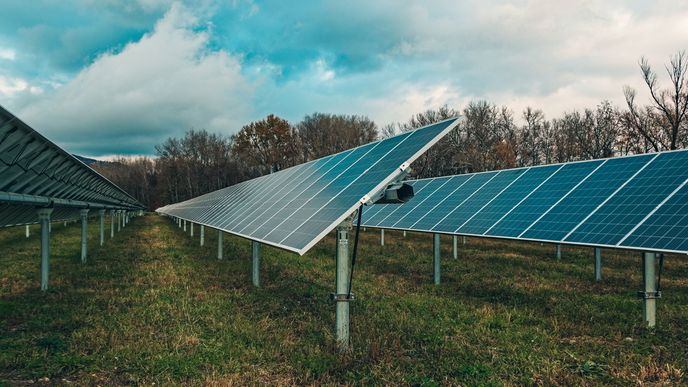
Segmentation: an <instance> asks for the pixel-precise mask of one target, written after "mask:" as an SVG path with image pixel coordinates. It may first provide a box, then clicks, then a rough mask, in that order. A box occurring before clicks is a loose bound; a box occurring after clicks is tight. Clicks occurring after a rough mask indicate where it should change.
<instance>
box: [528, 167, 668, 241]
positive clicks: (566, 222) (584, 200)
mask: <svg viewBox="0 0 688 387" xmlns="http://www.w3.org/2000/svg"><path fill="white" fill-rule="evenodd" d="M653 157H655V155H643V156H638V157H624V158H616V159H608V160H605V162H604V164H603V165H602V166H601V167H600V168H599V169H598V170H596V171H595V172H594V173H593V174H591V175H590V176H589V177H588V178H587V179H586V180H585V181H584V182H583V183H582V184H581V185H580V186H578V187H576V189H574V190H573V191H571V192H570V193H569V195H567V196H566V198H565V199H563V200H562V201H561V202H560V203H559V204H557V205H556V206H554V207H552V208H551V209H550V210H549V212H547V214H546V215H544V216H543V217H542V218H541V219H540V220H539V221H537V222H536V223H534V224H533V225H531V226H530V228H529V229H528V230H527V231H526V232H525V233H523V234H522V235H521V237H523V238H531V239H544V240H561V239H562V238H564V237H565V236H566V235H567V234H568V233H569V232H570V231H571V230H573V228H574V227H576V225H577V224H578V223H580V222H581V221H582V220H583V219H585V217H586V216H588V214H590V213H591V212H592V211H593V210H595V208H596V207H597V206H598V205H600V204H602V203H603V202H604V201H605V200H606V199H607V198H609V196H610V195H611V194H613V193H614V191H616V190H617V189H619V188H620V187H621V186H622V185H623V184H624V183H626V182H628V180H629V179H630V178H631V177H633V175H634V174H635V173H638V171H640V169H641V168H642V167H643V166H645V165H646V164H647V162H648V161H650V160H651V159H652V158H653Z"/></svg>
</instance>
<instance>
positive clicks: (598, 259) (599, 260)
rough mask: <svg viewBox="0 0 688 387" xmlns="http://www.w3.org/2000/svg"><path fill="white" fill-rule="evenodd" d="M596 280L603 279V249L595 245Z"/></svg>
mask: <svg viewBox="0 0 688 387" xmlns="http://www.w3.org/2000/svg"><path fill="white" fill-rule="evenodd" d="M595 281H602V250H601V249H600V248H599V247H595Z"/></svg>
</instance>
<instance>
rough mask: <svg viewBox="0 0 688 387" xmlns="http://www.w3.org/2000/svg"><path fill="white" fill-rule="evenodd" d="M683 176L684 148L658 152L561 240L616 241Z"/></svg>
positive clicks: (686, 166) (687, 158)
mask: <svg viewBox="0 0 688 387" xmlns="http://www.w3.org/2000/svg"><path fill="white" fill-rule="evenodd" d="M686 179H688V152H668V153H662V154H659V155H658V156H657V157H656V158H654V159H652V160H650V161H649V162H648V165H647V167H645V169H643V170H642V171H641V172H640V173H639V174H638V175H637V176H636V177H635V178H633V179H632V180H630V181H629V182H628V184H627V185H626V186H625V187H624V188H623V189H621V190H620V191H619V192H618V193H617V194H616V195H614V196H612V197H611V199H610V200H609V201H608V202H606V203H605V204H604V205H603V206H602V207H600V208H599V209H597V210H596V211H595V212H594V213H592V215H591V216H590V217H589V218H587V219H586V220H585V221H584V222H583V223H582V224H580V225H579V226H577V227H576V228H575V229H574V230H573V232H571V234H570V235H568V236H566V237H565V238H564V240H565V241H570V242H579V243H594V244H603V245H616V244H617V243H618V242H619V241H620V240H621V238H623V237H624V236H625V235H626V234H627V233H628V232H629V231H631V229H632V228H633V227H634V226H636V225H637V224H638V223H640V222H641V221H642V220H643V218H644V217H645V216H646V215H648V214H649V213H650V211H652V210H653V209H654V208H655V207H656V206H658V205H659V204H660V203H661V202H662V200H663V199H665V198H666V197H667V196H668V195H669V194H670V193H671V192H672V191H673V190H674V189H676V188H677V187H678V186H679V185H680V184H682V183H683V182H685V181H686Z"/></svg>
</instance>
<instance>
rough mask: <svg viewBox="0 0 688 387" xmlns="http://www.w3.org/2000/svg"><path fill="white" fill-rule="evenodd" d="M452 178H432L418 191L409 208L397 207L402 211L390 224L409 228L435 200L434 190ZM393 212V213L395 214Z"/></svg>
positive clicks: (448, 182) (439, 188) (440, 187)
mask: <svg viewBox="0 0 688 387" xmlns="http://www.w3.org/2000/svg"><path fill="white" fill-rule="evenodd" d="M451 181H452V178H447V177H444V178H436V179H432V180H431V181H430V183H429V184H428V185H427V186H426V187H425V190H424V191H423V192H422V193H420V196H419V197H418V200H415V202H416V203H415V204H414V205H413V206H411V207H409V208H403V209H401V208H399V209H398V211H403V212H401V213H399V215H398V216H397V217H396V218H397V220H396V222H394V223H393V224H392V227H400V228H410V227H411V226H412V225H413V224H414V223H415V222H416V220H417V219H418V216H419V214H425V213H427V212H428V211H429V210H430V209H431V208H432V207H433V205H434V204H433V202H434V201H435V200H434V198H435V196H434V195H435V192H437V191H438V190H441V189H442V187H444V186H445V185H447V184H450V182H451ZM397 213H398V212H395V213H394V214H397Z"/></svg>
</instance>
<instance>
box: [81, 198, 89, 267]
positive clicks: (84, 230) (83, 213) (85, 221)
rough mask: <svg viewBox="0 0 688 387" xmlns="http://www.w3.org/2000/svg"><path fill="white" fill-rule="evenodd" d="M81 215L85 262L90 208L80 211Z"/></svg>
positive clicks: (82, 259) (82, 248)
mask: <svg viewBox="0 0 688 387" xmlns="http://www.w3.org/2000/svg"><path fill="white" fill-rule="evenodd" d="M79 215H81V263H84V262H86V254H87V251H88V210H87V209H84V210H81V211H79Z"/></svg>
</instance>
